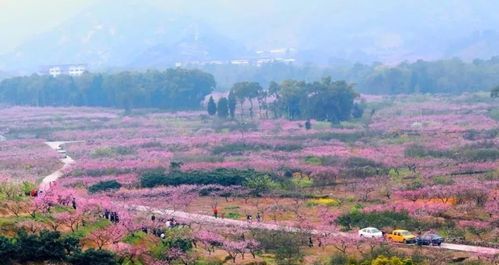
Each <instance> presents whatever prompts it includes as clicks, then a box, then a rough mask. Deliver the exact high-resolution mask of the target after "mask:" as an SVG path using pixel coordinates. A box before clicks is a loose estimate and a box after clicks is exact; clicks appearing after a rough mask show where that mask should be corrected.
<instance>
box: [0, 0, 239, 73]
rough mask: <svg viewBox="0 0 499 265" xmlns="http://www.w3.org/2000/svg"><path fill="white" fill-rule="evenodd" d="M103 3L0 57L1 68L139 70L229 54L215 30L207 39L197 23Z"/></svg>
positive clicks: (135, 4) (133, 5)
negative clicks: (74, 66) (63, 66)
mask: <svg viewBox="0 0 499 265" xmlns="http://www.w3.org/2000/svg"><path fill="white" fill-rule="evenodd" d="M103 3H104V4H103V5H97V6H94V7H92V8H90V9H89V10H87V11H85V12H83V13H82V14H80V15H79V16H77V17H75V18H73V19H70V20H69V21H67V22H66V23H63V24H62V25H60V26H59V27H57V28H55V29H54V30H52V31H49V32H45V33H42V34H40V35H38V36H36V37H35V38H33V39H32V40H30V41H28V42H26V43H25V44H23V45H22V46H20V47H19V48H18V49H17V50H16V51H15V52H13V53H11V54H6V55H3V56H0V69H1V68H5V67H11V68H21V69H29V70H31V71H36V70H37V68H38V67H39V66H41V65H49V64H64V63H87V64H89V65H90V66H91V69H92V68H93V69H95V68H103V67H114V66H130V64H131V63H133V64H135V62H136V63H137V64H138V65H137V66H153V65H161V64H162V63H163V62H164V63H171V62H172V61H174V60H175V59H181V58H183V56H184V57H185V56H187V55H188V54H189V53H193V54H192V56H191V58H198V57H200V55H204V54H205V53H208V54H207V56H208V57H209V58H215V57H218V56H219V55H223V54H225V53H227V52H229V51H230V50H231V49H230V47H227V45H225V46H221V44H222V43H220V42H221V41H223V40H225V39H224V38H221V37H219V35H216V34H215V33H214V32H213V31H211V32H210V34H209V35H207V34H205V33H204V32H198V31H199V30H198V27H197V24H198V23H197V22H196V21H195V20H191V19H187V18H185V17H179V16H177V15H175V14H173V13H168V12H165V11H164V10H162V11H160V10H157V9H156V8H154V7H153V6H149V5H142V4H140V3H139V2H131V3H128V4H122V5H115V4H113V2H109V1H107V2H106V1H103ZM114 3H116V2H114ZM202 29H203V28H202ZM195 34H198V35H200V36H201V38H200V39H199V42H197V43H194V42H189V40H192V39H193V38H194V36H195ZM217 41H218V43H217ZM234 47H235V46H234ZM172 55H175V57H172ZM2 66H3V67H2ZM134 66H135V65H134Z"/></svg>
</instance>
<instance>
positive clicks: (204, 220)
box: [40, 141, 499, 255]
mask: <svg viewBox="0 0 499 265" xmlns="http://www.w3.org/2000/svg"><path fill="white" fill-rule="evenodd" d="M74 142H75V141H72V142H47V143H46V144H47V145H48V146H50V148H52V149H54V150H57V148H58V147H59V146H61V145H64V144H66V143H74ZM61 162H63V163H64V166H63V167H62V168H60V169H59V170H57V171H55V172H54V173H52V174H50V175H48V176H46V177H45V178H44V179H43V181H42V183H41V184H40V189H42V190H46V189H48V188H50V182H53V181H56V180H57V179H58V178H60V177H62V175H63V170H64V169H65V168H66V167H68V166H70V165H71V164H73V163H75V161H74V160H73V159H71V157H69V156H66V158H64V159H61ZM131 207H132V208H134V209H136V210H138V211H145V212H151V213H155V214H164V215H167V216H172V217H176V218H179V219H184V220H190V221H193V222H195V223H201V224H213V225H220V226H230V227H241V228H258V229H266V230H279V231H288V232H297V231H300V228H297V227H291V226H284V225H278V224H270V223H258V222H252V223H249V222H246V221H241V220H233V219H221V218H215V217H213V216H209V215H203V214H196V213H188V212H182V211H173V210H168V209H153V208H149V207H146V206H141V205H139V206H131ZM307 232H310V233H312V234H316V235H318V234H324V233H329V232H327V231H318V230H308V231H307ZM335 234H337V235H338V236H356V235H353V234H351V233H335ZM435 248H441V249H449V250H458V251H464V252H474V253H478V254H485V255H499V249H497V248H488V247H478V246H471V245H459V244H450V243H443V244H442V245H441V246H440V247H435Z"/></svg>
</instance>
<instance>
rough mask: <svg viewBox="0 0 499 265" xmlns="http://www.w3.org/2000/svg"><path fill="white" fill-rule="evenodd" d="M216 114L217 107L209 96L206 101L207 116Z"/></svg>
mask: <svg viewBox="0 0 499 265" xmlns="http://www.w3.org/2000/svg"><path fill="white" fill-rule="evenodd" d="M215 113H217V105H216V104H215V100H213V97H212V96H210V99H209V100H208V114H210V116H213V115H215Z"/></svg>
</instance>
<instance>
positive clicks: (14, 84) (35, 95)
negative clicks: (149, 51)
mask: <svg viewBox="0 0 499 265" xmlns="http://www.w3.org/2000/svg"><path fill="white" fill-rule="evenodd" d="M215 86H216V83H215V80H214V78H213V76H212V75H211V74H207V73H204V72H202V71H199V70H186V69H180V68H177V69H168V70H166V71H162V72H161V71H147V72H144V73H140V72H121V73H117V74H90V73H86V74H84V75H83V76H81V77H71V76H58V77H55V78H54V77H52V76H40V75H32V76H25V77H15V78H10V79H6V80H3V81H2V82H1V83H0V101H2V102H4V103H7V104H15V105H31V106H99V107H117V108H125V109H130V108H150V107H153V108H161V109H170V110H183V109H197V108H199V107H200V103H201V102H202V101H203V100H204V98H205V97H206V96H207V95H208V94H210V93H211V92H212V91H213V89H214V88H215Z"/></svg>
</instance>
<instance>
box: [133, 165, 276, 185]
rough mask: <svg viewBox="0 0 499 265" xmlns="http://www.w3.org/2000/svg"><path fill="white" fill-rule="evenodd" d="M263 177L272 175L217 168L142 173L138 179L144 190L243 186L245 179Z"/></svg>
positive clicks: (251, 170) (253, 171) (245, 170)
mask: <svg viewBox="0 0 499 265" xmlns="http://www.w3.org/2000/svg"><path fill="white" fill-rule="evenodd" d="M265 175H268V176H271V177H273V175H272V174H269V173H265V172H257V171H255V170H253V169H235V168H217V169H215V170H212V171H200V170H193V171H186V172H184V171H172V172H170V173H165V172H164V170H154V171H149V172H146V173H144V174H143V175H142V176H141V178H140V184H141V186H142V187H145V188H152V187H156V186H161V185H173V186H177V185H183V184H192V185H196V184H197V185H209V184H218V185H223V186H232V185H243V184H244V183H246V180H247V179H250V178H254V177H259V176H265Z"/></svg>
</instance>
